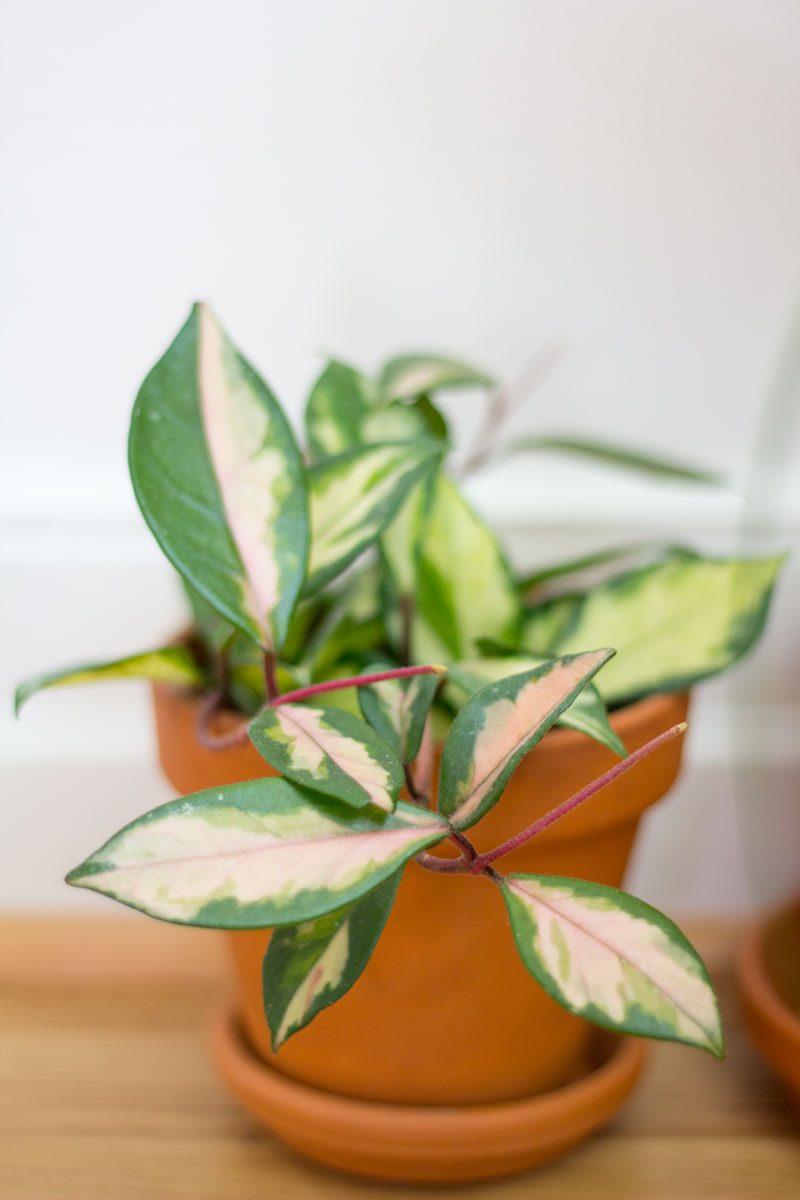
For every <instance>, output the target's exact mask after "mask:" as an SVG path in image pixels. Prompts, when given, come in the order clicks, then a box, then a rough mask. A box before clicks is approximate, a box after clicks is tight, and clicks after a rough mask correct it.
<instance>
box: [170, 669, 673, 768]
mask: <svg viewBox="0 0 800 1200" xmlns="http://www.w3.org/2000/svg"><path fill="white" fill-rule="evenodd" d="M154 687H155V688H156V689H158V690H159V691H164V692H168V693H170V694H172V695H173V696H175V697H176V698H177V699H178V700H182V701H183V702H185V703H187V704H190V705H191V706H192V707H194V708H199V707H200V705H201V704H202V702H203V701H204V700H205V699H206V697H207V696H209V695H210V694H211V692H210V691H201V690H200V689H198V688H188V687H181V686H179V685H177V684H171V683H156V684H155V685H154ZM688 694H689V690H688V689H687V688H681V689H679V690H677V691H674V692H655V693H653V694H652V695H650V696H643V697H642V698H641V699H640V700H633V701H632V702H631V703H630V704H625V705H623V706H622V707H621V708H617V709H615V710H614V711H613V713H612V716H613V718H614V727H615V731H616V733H617V734H618V735H619V737H620V738H621V739H622V741H623V742H625V739H626V736H627V735H628V734H630V732H631V731H632V730H635V729H637V728H638V726H639V725H642V724H646V723H647V721H648V718H649V717H650V715H651V714H652V713H653V712H654V711H657V710H658V709H659V708H662V707H663V706H664V705H665V704H667V703H668V702H669V700H670V699H671V698H673V697H675V696H684V695H687V696H688ZM214 719H215V721H216V722H218V723H219V725H220V727H221V728H222V729H223V730H228V729H232V728H233V727H234V726H236V725H239V724H241V723H242V722H243V721H244V720H246V719H247V714H246V713H242V712H239V711H238V710H237V709H235V708H228V707H226V708H220V709H219V710H218V711H217V713H216V714H215V717H214ZM588 740H589V739H588V738H587V735H586V734H585V733H580V732H579V731H578V730H577V729H563V728H553V729H551V730H549V731H548V733H547V734H546V735H545V737H544V738H543V739H542V741H541V742H540V743H539V746H538V747H537V749H538V750H539V751H540V752H541V747H542V746H547V747H549V748H551V749H552V750H555V749H558V750H559V752H564V751H566V752H570V751H571V750H572V747H573V746H575V747H577V746H580V745H582V744H585V743H586V742H587V741H588Z"/></svg>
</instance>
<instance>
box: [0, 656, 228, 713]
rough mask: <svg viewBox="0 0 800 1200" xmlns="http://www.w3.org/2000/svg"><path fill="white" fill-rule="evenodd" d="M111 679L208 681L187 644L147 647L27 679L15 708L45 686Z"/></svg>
mask: <svg viewBox="0 0 800 1200" xmlns="http://www.w3.org/2000/svg"><path fill="white" fill-rule="evenodd" d="M111 679H149V680H151V681H152V682H154V683H171V684H174V685H175V686H176V687H202V686H203V684H204V683H206V682H207V681H206V676H205V672H204V671H203V670H202V668H201V667H200V665H199V663H198V662H197V661H196V660H195V657H194V655H193V654H192V652H191V651H190V650H189V648H188V647H187V646H165V647H163V648H162V649H161V650H146V651H145V652H144V653H143V654H131V655H129V656H128V657H127V658H117V659H114V660H113V662H105V663H86V664H84V665H82V666H76V667H67V668H65V669H64V670H62V671H54V672H52V673H50V674H48V675H36V676H34V677H33V678H32V679H26V680H25V682H24V683H21V684H20V685H19V687H18V688H17V690H16V692H15V693H14V711H15V712H16V713H19V711H20V709H21V708H22V706H23V704H25V702H26V701H27V700H29V699H30V698H31V696H33V695H35V693H36V692H41V691H44V689H45V688H53V687H67V686H70V685H72V684H75V683H102V682H104V681H106V680H111Z"/></svg>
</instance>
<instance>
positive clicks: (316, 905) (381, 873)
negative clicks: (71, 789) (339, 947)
mask: <svg viewBox="0 0 800 1200" xmlns="http://www.w3.org/2000/svg"><path fill="white" fill-rule="evenodd" d="M446 834H447V826H446V824H445V822H444V821H443V820H442V819H441V818H440V817H437V816H436V815H435V814H434V813H429V812H425V811H423V810H422V809H421V808H417V807H414V806H412V805H410V804H403V803H400V804H398V806H397V810H396V812H394V813H392V814H390V815H389V816H382V817H378V816H376V817H375V818H373V817H371V816H363V815H361V814H356V813H354V812H353V811H352V810H351V809H347V808H345V807H344V806H342V805H339V804H336V803H334V802H330V803H324V802H322V800H321V798H320V797H317V798H316V799H315V800H313V801H312V799H311V798H310V797H309V795H308V793H307V792H305V791H304V790H303V789H302V788H298V787H295V786H294V784H291V783H289V782H288V781H287V780H285V779H274V778H273V779H253V780H248V781H247V782H244V783H232V784H227V785H224V786H222V787H217V788H211V789H209V790H208V791H204V792H196V793H195V794H194V795H191V796H185V797H183V798H181V799H179V800H173V801H171V802H170V803H169V804H163V805H161V807H160V808H155V809H153V811H152V812H149V813H146V814H145V816H143V817H140V818H139V819H138V820H136V821H133V822H132V824H130V825H127V826H126V827H125V828H124V829H122V830H121V831H120V832H119V833H118V834H116V835H115V836H114V837H112V838H111V840H110V841H108V842H106V844H105V845H104V846H102V847H101V848H100V849H99V850H97V851H96V852H95V853H94V854H92V855H90V857H89V858H88V859H87V860H86V862H84V863H82V864H81V865H80V866H79V867H76V868H75V870H74V871H71V872H70V873H69V875H68V876H67V883H70V884H73V885H74V886H76V887H85V888H90V889H91V890H92V891H95V892H100V893H102V894H103V895H105V896H110V897H111V898H112V899H114V900H118V901H119V902H120V903H121V904H127V905H129V906H130V907H131V908H137V909H139V910H140V911H141V912H145V913H147V914H148V915H149V916H151V917H158V918H159V919H160V920H162V921H172V922H174V923H176V924H178V925H202V926H206V927H209V928H213V929H265V928H268V927H270V926H273V925H293V924H296V923H297V922H299V921H309V920H312V919H313V918H314V917H319V916H322V914H323V913H328V912H333V911H334V909H338V908H341V907H342V906H343V905H344V904H349V903H350V902H351V901H353V900H357V899H358V898H359V896H363V895H364V894H365V892H368V891H370V890H371V889H372V888H374V887H377V885H378V884H379V883H382V882H383V881H384V880H385V879H388V878H389V877H390V876H391V875H394V874H395V872H396V871H397V870H398V868H399V867H401V866H402V865H403V863H405V862H407V861H408V860H409V859H410V858H413V856H414V855H415V854H418V853H419V851H420V850H424V849H425V848H426V847H427V846H432V845H433V844H434V843H435V842H439V841H441V840H442V838H443V837H445V836H446Z"/></svg>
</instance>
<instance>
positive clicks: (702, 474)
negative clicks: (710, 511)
mask: <svg viewBox="0 0 800 1200" xmlns="http://www.w3.org/2000/svg"><path fill="white" fill-rule="evenodd" d="M508 450H509V451H511V452H514V451H521V450H545V451H554V452H555V453H558V454H573V455H576V456H577V457H579V458H585V459H588V460H589V461H591V462H596V463H601V464H603V465H606V466H611V467H621V468H622V469H623V470H626V471H635V472H637V473H638V474H643V475H649V476H652V477H655V478H659V479H674V480H680V481H682V482H684V483H703V484H714V485H716V486H719V485H720V484H722V482H723V480H722V477H721V476H720V475H717V474H715V473H714V472H711V471H701V470H698V469H697V468H696V467H691V466H687V465H686V463H679V462H673V461H671V460H670V459H666V458H660V457H658V456H656V455H653V454H643V453H641V452H640V451H638V450H631V449H628V448H627V447H624V446H614V445H611V444H610V443H608V442H598V441H587V440H584V439H582V438H572V437H560V436H558V435H553V436H550V435H543V436H532V437H523V438H519V439H518V440H517V441H515V442H512V443H511V445H510V446H509V447H508Z"/></svg>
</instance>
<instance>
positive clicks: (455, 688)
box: [445, 655, 628, 758]
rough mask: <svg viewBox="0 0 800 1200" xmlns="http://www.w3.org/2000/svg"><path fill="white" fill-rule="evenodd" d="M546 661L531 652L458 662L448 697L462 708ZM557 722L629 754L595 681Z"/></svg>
mask: <svg viewBox="0 0 800 1200" xmlns="http://www.w3.org/2000/svg"><path fill="white" fill-rule="evenodd" d="M544 661H546V660H545V659H543V658H541V657H538V656H537V657H534V656H533V655H528V656H526V657H524V658H523V657H517V656H510V657H503V658H475V659H472V660H469V661H467V662H463V663H456V664H455V666H452V667H450V669H449V673H448V683H449V687H448V691H447V693H446V694H445V698H446V699H449V700H450V701H451V702H454V703H455V706H456V707H458V708H460V707H461V705H462V704H463V702H464V698H465V697H469V696H471V695H472V694H473V693H474V692H476V691H478V689H479V688H481V687H484V686H485V685H486V684H487V683H494V682H495V681H496V680H498V679H502V678H504V676H506V675H516V674H518V673H519V672H521V671H531V670H533V668H534V667H538V666H541V664H542V662H544ZM556 725H559V726H560V727H561V728H562V729H574V730H576V731H577V732H578V733H585V734H586V736H587V737H590V738H593V739H594V741H596V742H599V743H600V745H601V746H607V747H608V749H609V750H613V752H614V754H618V755H619V757H620V758H625V757H626V755H627V753H628V752H627V750H626V749H625V747H624V745H623V744H622V742H621V741H620V739H619V737H618V736H617V734H616V733H615V732H614V730H613V729H612V728H611V724H610V722H609V719H608V713H607V712H606V706H605V705H604V704H603V701H602V700H601V698H600V693H599V692H598V690H597V688H596V687H595V685H594V684H593V683H587V685H586V687H585V688H584V689H583V691H582V692H579V693H578V695H577V696H576V697H575V699H574V700H573V701H572V704H570V706H569V708H565V709H564V711H563V712H562V714H561V716H560V717H559V718H558V720H557V721H556Z"/></svg>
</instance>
